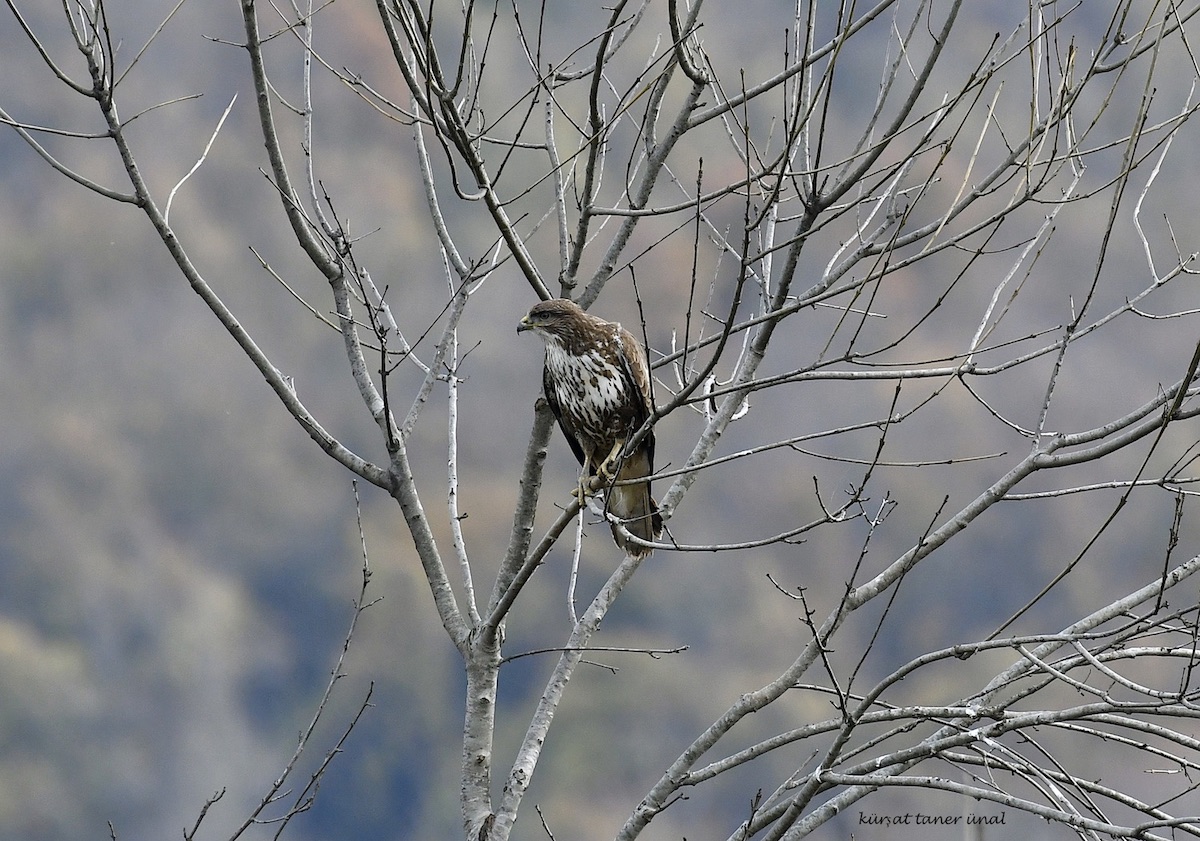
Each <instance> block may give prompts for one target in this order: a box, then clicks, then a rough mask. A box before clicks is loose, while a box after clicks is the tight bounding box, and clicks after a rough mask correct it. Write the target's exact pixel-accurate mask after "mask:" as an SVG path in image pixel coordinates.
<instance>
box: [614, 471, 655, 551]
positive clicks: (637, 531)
mask: <svg viewBox="0 0 1200 841" xmlns="http://www.w3.org/2000/svg"><path fill="white" fill-rule="evenodd" d="M638 461H642V462H644V461H645V459H637V458H634V459H630V460H628V461H627V462H626V463H625V464H623V465H621V469H620V471H618V474H617V479H618V481H623V480H626V479H637V478H639V477H642V476H645V475H647V474H648V473H649V464H641V465H639V464H636V463H633V464H631V463H630V462H638ZM607 507H608V512H609V513H610V514H612V515H613V516H614V517H616V518H617V519H618V520H620V521H621V525H620V526H618V525H617V524H616V523H613V524H612V533H613V540H614V541H616V544H617V546H619V547H620V548H621V549H622V550H624V551H625V552H627V553H628V554H630V555H633V556H635V557H645V556H646V555H649V554H650V553H651V552H653V551H654V550H653V549H651V548H650V547H649V546H642V545H640V544H637V543H634V542H632V541H630V540H627V539H626V537H625V534H624V533H623V532H622V530H621V527H622V526H623V527H624V528H625V529H626V530H627V531H628V532H629V533H630V534H632V535H633V536H634V537H636V538H638V539H639V540H644V541H646V542H647V543H655V542H657V541H658V539H659V538H660V537H661V536H662V533H663V519H662V515H661V514H660V513H659V512H658V503H657V502H655V501H654V498H653V497H652V496H651V495H650V482H649V480H647V481H645V482H638V483H637V484H633V485H615V486H613V487H612V488H610V489H609V494H608V503H607Z"/></svg>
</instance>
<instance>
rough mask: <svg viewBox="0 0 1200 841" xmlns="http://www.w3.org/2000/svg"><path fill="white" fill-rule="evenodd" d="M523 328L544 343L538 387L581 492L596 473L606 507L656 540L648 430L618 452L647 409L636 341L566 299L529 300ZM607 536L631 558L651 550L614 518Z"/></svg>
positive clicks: (645, 372)
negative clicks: (573, 461) (575, 467)
mask: <svg viewBox="0 0 1200 841" xmlns="http://www.w3.org/2000/svg"><path fill="white" fill-rule="evenodd" d="M526 330H530V331H532V332H534V333H536V334H537V335H539V336H541V338H542V341H543V342H545V343H546V364H545V368H544V369H543V370H542V389H543V391H544V392H545V395H546V402H548V403H549V404H550V408H551V410H553V412H554V416H555V417H556V418H558V425H559V426H560V427H561V428H562V431H563V435H565V436H566V438H567V443H568V444H570V445H571V451H572V452H573V453H575V458H577V459H579V463H580V464H581V465H583V471H582V474H581V477H580V493H581V494H582V493H583V486H584V484H585V483H586V482H587V481H588V480H590V479H591V478H592V477H594V476H599V477H600V480H601V481H602V482H604V483H605V485H606V490H605V494H604V508H605V511H606V512H607V513H608V514H611V515H613V517H615V518H616V519H617V520H618V521H620V523H621V525H623V526H624V527H625V529H627V530H628V531H629V533H630V534H632V535H634V536H636V537H638V538H639V539H641V540H645V541H647V542H654V541H656V540H658V538H659V537H660V536H661V535H662V530H663V521H662V516H661V515H660V514H659V513H658V505H657V504H656V503H655V502H654V500H653V499H652V498H651V496H650V478H649V477H650V475H651V474H653V473H654V433H653V431H651V432H649V433H648V434H647V435H646V436H645V437H643V438H642V440H641V441H640V442H639V443H638V444H637V446H636V447H635V448H634V449H633V451H632V452H629V453H625V452H624V450H625V444H626V442H628V441H629V439H630V438H631V437H632V436H633V434H634V433H635V432H636V431H637V430H638V429H639V428H640V427H641V426H642V424H643V423H645V422H646V418H648V417H649V416H650V414H651V412H653V411H654V404H653V403H652V402H651V400H650V366H649V365H647V364H646V356H645V354H644V353H643V352H642V348H641V346H640V345H639V344H638V342H637V340H636V339H634V338H633V336H632V335H630V333H629V331H628V330H626V329H625V328H623V327H622V326H621V325H620V324H616V323H614V322H610V321H605V320H604V319H602V318H597V317H596V316H594V315H588V314H587V313H586V312H584V311H583V310H582V309H581V308H580V307H579V306H578V305H577V304H575V303H574V302H573V301H569V300H567V299H566V298H555V299H553V300H550V301H541V302H540V303H537V304H534V306H533V308H532V309H531V310H530V311H529V314H528V315H526V316H525V317H524V318H522V319H521V323H520V324H518V325H517V332H518V333H522V332H524V331H526ZM639 479H640V480H642V481H637V480H639ZM626 482H629V484H625V483H626ZM580 498H581V500H582V498H583V497H582V496H581V497H580ZM612 533H613V540H615V541H616V543H617V546H619V547H620V548H621V549H622V550H624V551H625V552H626V553H628V554H630V555H633V556H634V557H645V556H646V555H649V554H650V552H651V551H652V550H651V549H650V547H648V546H641V545H638V544H636V543H634V542H632V541H630V540H627V539H626V537H625V535H624V534H623V533H622V531H621V529H620V528H619V527H618V526H617V524H616V523H613V524H612Z"/></svg>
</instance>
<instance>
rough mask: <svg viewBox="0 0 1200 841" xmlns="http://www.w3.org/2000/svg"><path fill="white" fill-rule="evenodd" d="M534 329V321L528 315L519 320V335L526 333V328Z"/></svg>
mask: <svg viewBox="0 0 1200 841" xmlns="http://www.w3.org/2000/svg"><path fill="white" fill-rule="evenodd" d="M532 329H533V322H532V321H530V320H529V316H528V315H525V316H522V317H521V320H520V321H518V322H517V335H518V336H519V335H521V334H522V333H524V332H525V331H526V330H532Z"/></svg>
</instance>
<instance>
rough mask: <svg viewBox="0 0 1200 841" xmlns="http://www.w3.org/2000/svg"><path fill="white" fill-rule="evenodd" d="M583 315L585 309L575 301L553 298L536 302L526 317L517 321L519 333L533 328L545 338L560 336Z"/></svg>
mask: <svg viewBox="0 0 1200 841" xmlns="http://www.w3.org/2000/svg"><path fill="white" fill-rule="evenodd" d="M582 316H583V310H582V309H580V308H579V305H578V304H576V303H575V302H574V301H568V300H567V299H566V298H553V299H551V300H549V301H539V302H538V303H536V304H534V305H533V307H532V308H531V309H530V310H529V312H528V313H527V314H526V315H525V317H524V318H522V319H521V320H520V322H518V323H517V333H524V332H525V331H526V330H532V331H533V332H535V333H537V334H538V335H540V336H541V337H542V338H543V339H545V338H547V337H552V336H559V335H561V334H562V333H563V332H565V331H567V330H569V329H570V326H571V325H572V324H574V323H576V322H577V321H578V320H579V319H580V318H581V317H582Z"/></svg>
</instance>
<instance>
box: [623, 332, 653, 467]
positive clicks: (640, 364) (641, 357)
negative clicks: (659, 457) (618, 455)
mask: <svg viewBox="0 0 1200 841" xmlns="http://www.w3.org/2000/svg"><path fill="white" fill-rule="evenodd" d="M617 330H618V338H619V340H620V344H621V369H622V371H623V373H624V374H625V377H626V378H627V380H628V382H629V384H630V385H631V386H632V389H631V393H630V395H629V404H630V406H629V408H630V411H631V417H630V424H629V435H633V434H634V433H635V432H637V431H638V430H639V429H641V428H642V424H644V423H645V422H646V419H647V418H648V417H650V414H651V413H652V412H653V411H654V401H653V399H652V398H651V396H650V366H649V365H647V364H646V355H645V353H643V352H642V346H641V345H639V344H638V342H637V339H635V338H634V337H633V334H632V333H630V332H629V331H628V330H626V329H624V328H622V327H618V328H617ZM638 452H639V453H643V454H644V455H645V462H646V472H645V473H644V474H643V475H646V476H649V475H650V474H651V473H653V472H654V430H653V429H652V430H650V431H649V432H647V433H646V437H645V438H643V439H642V441H641V443H640V444H639V445H638Z"/></svg>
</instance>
